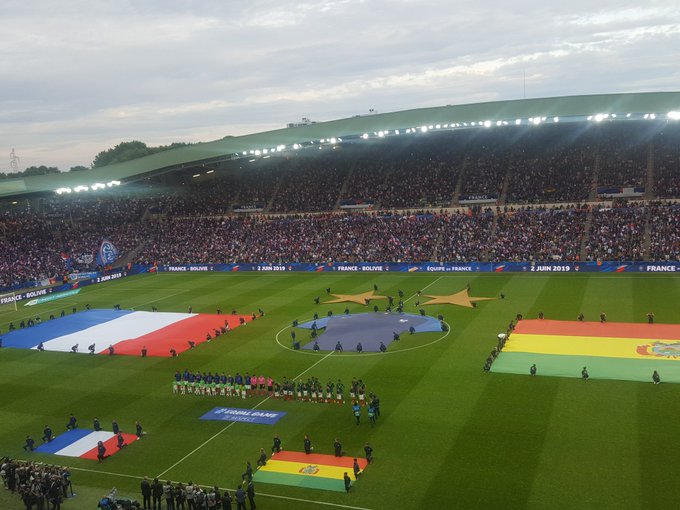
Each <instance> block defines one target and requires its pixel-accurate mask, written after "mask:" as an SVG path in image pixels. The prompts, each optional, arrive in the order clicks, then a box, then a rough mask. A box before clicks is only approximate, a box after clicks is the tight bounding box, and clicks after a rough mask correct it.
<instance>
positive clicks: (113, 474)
mask: <svg viewBox="0 0 680 510" xmlns="http://www.w3.org/2000/svg"><path fill="white" fill-rule="evenodd" d="M69 469H70V470H71V471H84V472H85V473H96V474H98V475H111V476H122V477H124V478H134V479H136V480H141V479H143V478H144V477H143V476H136V475H126V474H124V473H112V472H111V471H98V470H96V469H86V468H79V467H69Z"/></svg>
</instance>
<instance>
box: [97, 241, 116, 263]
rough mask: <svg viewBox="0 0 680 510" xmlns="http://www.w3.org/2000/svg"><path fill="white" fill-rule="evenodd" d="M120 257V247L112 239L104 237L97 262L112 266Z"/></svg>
mask: <svg viewBox="0 0 680 510" xmlns="http://www.w3.org/2000/svg"><path fill="white" fill-rule="evenodd" d="M117 258H118V249H117V248H116V247H115V246H114V245H113V243H112V242H111V241H108V240H106V239H104V240H103V241H102V244H100V245H99V250H98V251H97V264H99V265H100V266H110V265H111V264H113V263H114V262H115V261H116V259H117Z"/></svg>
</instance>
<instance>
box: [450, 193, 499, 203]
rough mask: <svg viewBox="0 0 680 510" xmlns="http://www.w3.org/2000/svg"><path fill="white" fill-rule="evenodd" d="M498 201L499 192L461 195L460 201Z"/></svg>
mask: <svg viewBox="0 0 680 510" xmlns="http://www.w3.org/2000/svg"><path fill="white" fill-rule="evenodd" d="M497 201H498V193H489V194H476V195H461V196H460V197H459V198H458V203H461V204H494V203H496V202H497Z"/></svg>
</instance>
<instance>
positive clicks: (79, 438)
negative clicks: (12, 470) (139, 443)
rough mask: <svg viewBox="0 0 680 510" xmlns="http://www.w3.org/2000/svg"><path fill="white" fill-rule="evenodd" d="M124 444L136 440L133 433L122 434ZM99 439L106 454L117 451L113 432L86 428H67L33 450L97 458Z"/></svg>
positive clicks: (82, 457)
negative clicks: (67, 429)
mask: <svg viewBox="0 0 680 510" xmlns="http://www.w3.org/2000/svg"><path fill="white" fill-rule="evenodd" d="M123 438H124V439H125V444H127V445H129V444H130V443H132V442H133V441H136V440H137V436H136V435H135V434H123ZM99 441H101V442H102V443H104V447H105V448H106V456H107V457H108V456H110V455H113V454H114V453H116V452H118V451H119V448H118V438H117V436H116V434H114V433H113V432H108V431H106V430H100V431H98V432H97V431H94V430H87V429H75V430H69V431H68V432H65V433H64V434H61V435H59V436H57V437H55V438H54V439H53V440H52V441H50V442H49V443H44V444H41V445H40V446H38V447H37V448H36V449H35V451H36V452H39V453H51V454H53V455H62V456H64V457H80V458H81V459H92V460H97V445H98V443H99Z"/></svg>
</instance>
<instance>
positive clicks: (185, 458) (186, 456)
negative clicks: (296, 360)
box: [156, 351, 333, 478]
mask: <svg viewBox="0 0 680 510" xmlns="http://www.w3.org/2000/svg"><path fill="white" fill-rule="evenodd" d="M331 354H333V351H331V352H329V353H328V354H327V355H326V356H324V357H323V358H321V359H320V360H319V361H317V362H316V363H314V364H313V365H312V366H311V367H309V368H308V369H306V370H304V371H303V372H301V373H300V374H298V375H297V376H296V377H294V378H293V380H296V379H299V378H300V377H302V376H303V375H305V374H306V373H307V372H309V371H310V370H311V369H312V368H314V367H315V366H317V365H318V364H319V363H321V362H322V361H323V360H325V359H326V358H328V357H329V356H330V355H331ZM270 398H272V397H271V396H268V397H267V398H265V399H264V400H262V401H261V402H259V403H258V404H256V405H255V406H253V407H252V408H251V410H252V409H257V408H258V407H260V406H261V405H262V404H264V403H265V402H266V401H267V400H269V399H270ZM236 423H240V422H236V421H232V422H231V423H230V424H229V425H226V426H225V427H224V428H223V429H222V430H220V431H219V432H217V434H215V435H213V436H212V437H210V438H208V439H207V440H206V441H204V442H203V443H202V444H201V445H199V446H197V447H196V448H194V449H193V450H192V451H190V452H189V453H187V454H186V455H185V456H184V457H182V458H181V459H179V460H178V461H177V462H175V463H174V464H173V465H172V466H170V467H169V468H168V469H166V470H165V471H163V472H162V473H160V474H159V475H157V476H156V478H161V477H162V476H163V475H164V474H165V473H167V472H168V471H171V470H172V469H174V468H175V467H177V466H179V465H180V464H181V463H182V462H184V461H185V460H187V459H188V458H189V457H191V456H192V455H193V454H194V453H196V452H197V451H198V450H200V449H201V448H203V447H204V446H205V445H207V444H208V443H209V442H211V441H212V440H213V439H215V438H216V437H218V436H219V435H221V434H222V433H223V432H225V431H226V430H228V429H229V428H231V427H232V426H233V425H235V424H236Z"/></svg>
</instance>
